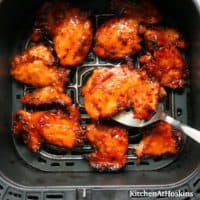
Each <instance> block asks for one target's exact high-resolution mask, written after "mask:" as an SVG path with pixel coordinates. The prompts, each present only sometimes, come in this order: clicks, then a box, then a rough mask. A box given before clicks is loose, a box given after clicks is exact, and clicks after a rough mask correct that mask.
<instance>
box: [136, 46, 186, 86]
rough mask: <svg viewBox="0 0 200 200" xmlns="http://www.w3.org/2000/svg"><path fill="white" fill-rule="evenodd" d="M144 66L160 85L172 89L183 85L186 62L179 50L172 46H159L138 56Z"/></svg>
mask: <svg viewBox="0 0 200 200" xmlns="http://www.w3.org/2000/svg"><path fill="white" fill-rule="evenodd" d="M140 62H141V63H143V64H144V66H143V67H144V68H145V69H146V70H147V71H148V72H149V73H150V74H151V75H152V76H155V77H156V78H157V79H158V80H159V81H160V83H161V85H162V86H165V87H169V88H172V89H176V88H181V87H184V85H185V83H186V81H185V79H186V76H187V71H186V66H187V63H186V61H185V59H184V58H183V56H182V54H181V53H180V51H179V50H178V49H177V48H176V47H173V46H169V47H161V48H160V49H158V50H157V51H154V55H153V56H152V55H151V54H150V53H148V54H147V55H145V56H142V57H141V58H140Z"/></svg>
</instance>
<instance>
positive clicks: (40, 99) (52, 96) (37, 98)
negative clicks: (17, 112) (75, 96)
mask: <svg viewBox="0 0 200 200" xmlns="http://www.w3.org/2000/svg"><path fill="white" fill-rule="evenodd" d="M21 102H22V103H23V104H28V105H33V106H40V105H49V104H50V105H51V104H61V105H63V106H65V107H67V106H69V105H71V104H72V100H71V98H70V97H69V96H68V95H67V94H65V93H64V92H63V91H60V90H58V89H57V88H54V87H51V86H48V87H44V88H39V89H36V90H34V91H33V92H31V93H27V94H26V95H25V96H24V97H23V98H22V99H21Z"/></svg>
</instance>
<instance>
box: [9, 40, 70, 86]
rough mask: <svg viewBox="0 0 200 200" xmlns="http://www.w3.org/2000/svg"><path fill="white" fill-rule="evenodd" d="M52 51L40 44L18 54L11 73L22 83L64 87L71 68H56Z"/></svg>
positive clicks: (14, 59)
mask: <svg viewBox="0 0 200 200" xmlns="http://www.w3.org/2000/svg"><path fill="white" fill-rule="evenodd" d="M54 65H55V60H54V57H53V55H52V53H51V51H50V50H49V49H48V48H47V47H46V46H44V45H42V44H39V45H36V46H33V47H30V48H29V49H27V50H25V51H24V52H23V53H22V54H19V55H16V56H15V57H14V58H13V60H12V68H11V70H10V74H11V75H12V76H13V77H14V79H16V80H17V81H20V82H22V83H25V84H28V85H32V86H36V87H45V86H56V87H60V88H62V87H63V85H64V84H65V83H66V82H67V79H68V74H69V70H67V69H63V68H56V67H55V66H54Z"/></svg>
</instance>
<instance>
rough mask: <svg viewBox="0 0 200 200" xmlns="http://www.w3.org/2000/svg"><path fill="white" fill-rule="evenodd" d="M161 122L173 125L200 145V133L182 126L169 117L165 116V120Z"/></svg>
mask: <svg viewBox="0 0 200 200" xmlns="http://www.w3.org/2000/svg"><path fill="white" fill-rule="evenodd" d="M163 120H164V121H166V122H168V123H169V124H171V125H173V126H174V127H176V128H177V129H180V130H181V131H183V132H184V133H185V134H186V135H188V136H189V137H191V138H192V139H193V140H195V141H196V142H198V143H200V131H199V130H197V129H194V128H191V127H189V126H187V125H185V124H182V123H181V122H180V121H178V120H176V119H174V118H172V117H170V116H165V118H164V119H163Z"/></svg>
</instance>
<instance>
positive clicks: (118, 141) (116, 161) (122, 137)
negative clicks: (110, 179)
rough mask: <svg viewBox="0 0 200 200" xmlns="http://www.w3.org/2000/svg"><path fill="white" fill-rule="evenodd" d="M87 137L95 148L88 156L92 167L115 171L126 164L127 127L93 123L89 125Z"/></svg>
mask: <svg viewBox="0 0 200 200" xmlns="http://www.w3.org/2000/svg"><path fill="white" fill-rule="evenodd" d="M87 138H88V140H89V141H90V142H91V143H92V145H93V146H94V148H95V151H94V152H93V153H91V154H90V155H89V156H88V160H89V162H90V165H91V166H92V167H94V168H96V169H98V170H100V171H113V170H118V169H121V168H122V167H123V166H124V165H125V164H126V161H127V157H126V153H127V150H128V136H127V132H126V130H125V129H123V128H121V127H117V126H112V127H111V126H105V125H95V124H91V125H88V126H87Z"/></svg>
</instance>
